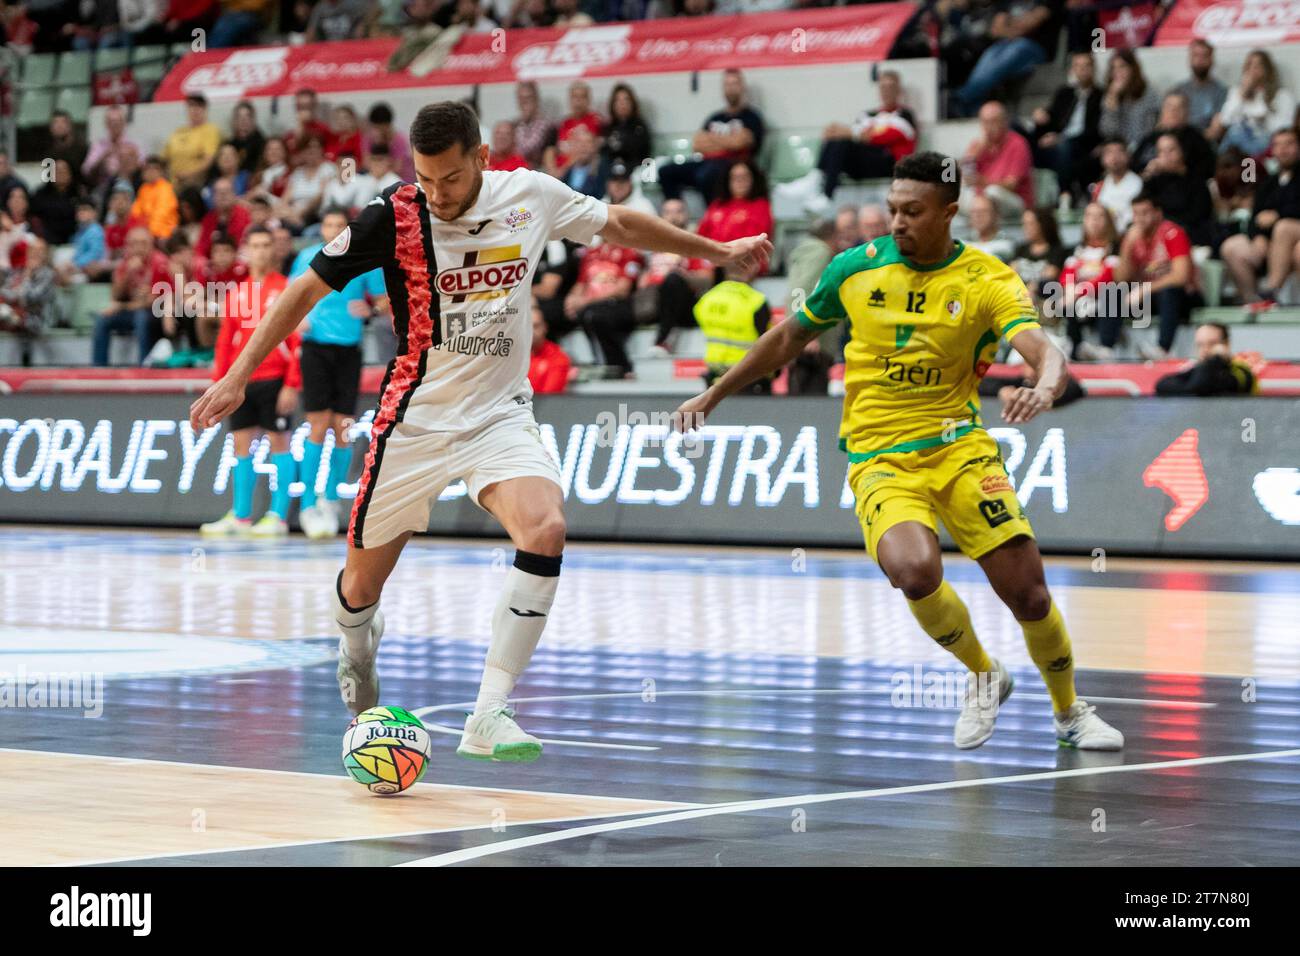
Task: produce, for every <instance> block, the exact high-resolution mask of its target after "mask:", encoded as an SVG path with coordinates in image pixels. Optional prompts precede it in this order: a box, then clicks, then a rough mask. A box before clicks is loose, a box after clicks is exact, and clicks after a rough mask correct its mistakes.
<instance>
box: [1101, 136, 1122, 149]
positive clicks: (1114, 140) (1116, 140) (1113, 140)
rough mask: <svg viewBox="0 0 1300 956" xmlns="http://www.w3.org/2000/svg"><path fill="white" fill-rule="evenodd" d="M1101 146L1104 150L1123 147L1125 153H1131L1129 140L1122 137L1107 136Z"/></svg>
mask: <svg viewBox="0 0 1300 956" xmlns="http://www.w3.org/2000/svg"><path fill="white" fill-rule="evenodd" d="M1101 146H1102V149H1105V148H1106V147H1107V146H1123V147H1124V152H1126V153H1127V152H1128V151H1129V149H1128V140H1126V139H1124V138H1123V137H1122V136H1107V137H1106V138H1105V139H1103V140H1102V141H1101Z"/></svg>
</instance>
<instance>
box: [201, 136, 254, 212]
mask: <svg viewBox="0 0 1300 956" xmlns="http://www.w3.org/2000/svg"><path fill="white" fill-rule="evenodd" d="M250 178H251V177H250V176H249V174H248V173H246V172H244V171H243V170H242V169H240V168H239V150H238V149H236V148H235V144H234V143H222V144H221V146H220V147H218V148H217V158H216V159H214V160H213V161H212V168H211V169H210V170H209V171H208V183H207V185H206V186H204V187H203V198H204V199H205V200H206V201H207V202H208V203H211V202H212V201H213V200H212V189H213V184H214V183H215V182H216V181H217V180H218V179H225V180H227V181H229V183H230V186H231V188H232V189H234V191H235V195H236V196H242V195H244V193H246V192H248V180H249V179H250Z"/></svg>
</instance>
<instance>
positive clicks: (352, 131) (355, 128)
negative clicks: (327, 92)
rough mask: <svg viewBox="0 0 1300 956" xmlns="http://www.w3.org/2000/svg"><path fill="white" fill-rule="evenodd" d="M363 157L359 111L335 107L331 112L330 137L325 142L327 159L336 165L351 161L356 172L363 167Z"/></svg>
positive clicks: (345, 107)
mask: <svg viewBox="0 0 1300 956" xmlns="http://www.w3.org/2000/svg"><path fill="white" fill-rule="evenodd" d="M363 155H365V154H364V153H362V152H361V124H360V123H358V122H357V111H356V110H354V109H353V108H352V107H350V106H347V105H343V106H336V107H334V109H333V110H331V111H330V135H329V138H328V139H326V140H325V158H326V159H328V160H329V161H330V162H331V163H335V164H339V163H341V162H342V161H343V160H345V159H351V160H352V162H353V163H354V166H353V169H354V170H355V169H356V168H357V167H358V166H360V165H361V157H362V156H363Z"/></svg>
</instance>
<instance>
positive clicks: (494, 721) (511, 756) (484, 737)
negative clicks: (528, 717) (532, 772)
mask: <svg viewBox="0 0 1300 956" xmlns="http://www.w3.org/2000/svg"><path fill="white" fill-rule="evenodd" d="M514 717H515V712H514V711H513V710H511V709H510V708H509V707H498V708H497V709H496V710H489V711H486V712H484V713H481V714H470V715H469V716H468V717H466V718H465V733H463V734H461V738H460V746H459V747H457V748H456V753H458V754H459V755H460V756H462V757H468V758H469V759H470V760H507V761H511V762H513V763H528V762H529V761H532V760H536V759H537V758H538V757H540V756H541V755H542V742H541V741H540V740H538V739H537V738H536V737H534V736H533V735H532V734H529V733H525V732H524V731H523V730H522V729H520V727H519V725H518V724H516V723H515V720H514Z"/></svg>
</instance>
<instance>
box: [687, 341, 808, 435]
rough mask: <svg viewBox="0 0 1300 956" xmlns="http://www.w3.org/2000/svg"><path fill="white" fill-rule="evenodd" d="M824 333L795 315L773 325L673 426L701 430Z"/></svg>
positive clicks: (701, 394) (695, 400) (688, 406)
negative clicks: (728, 401) (730, 400)
mask: <svg viewBox="0 0 1300 956" xmlns="http://www.w3.org/2000/svg"><path fill="white" fill-rule="evenodd" d="M824 331H825V330H824V329H816V328H809V327H808V326H806V325H804V324H803V323H802V322H800V321H799V320H798V318H796V317H795V316H790V317H789V318H788V319H786V320H785V321H784V322H782V323H781V324H780V325H774V326H772V327H771V328H770V329H768V330H767V331H766V332H764V333H763V334H762V335H761V336H759V339H758V341H757V342H755V343H754V344H753V346H751V347H750V349H749V351H748V352H746V353H745V357H744V358H743V359H741V360H740V361H739V362H737V363H736V364H735V365H733V366H732V367H731V368H729V369H727V371H726V373H725V374H723V376H722V377H721V378H719V379H718V380H717V381H716V382H714V383H713V384H712V385H710V386H709V387H708V388H707V389H705V390H704V391H703V392H700V394H698V395H696V396H695V397H694V398H691V399H687V400H686V401H685V402H683V403H682V404H681V405H680V406H679V407H678V409H677V411H676V412H674V413H673V426H674V427H675V428H676V429H677V430H678V431H683V432H684V431H690V430H691V429H692V428H699V427H700V426H701V425H703V424H704V420H705V419H706V418H707V417H708V416H709V413H710V412H712V411H713V409H715V408H716V407H717V406H718V403H719V402H721V401H722V400H723V399H724V398H726V397H727V396H729V395H734V394H735V393H736V392H738V391H740V390H741V389H742V388H744V387H745V386H746V385H749V384H751V383H753V382H756V381H758V380H759V379H761V378H766V377H767V376H769V375H772V374H773V373H774V372H776V371H777V370H779V369H782V368H784V367H785V366H787V365H789V364H790V363H791V362H793V361H794V360H795V359H796V358H798V357H799V353H800V352H802V351H803V350H804V347H805V346H807V345H808V343H809V342H811V341H812V340H813V339H815V338H817V336H819V335H821V334H822V332H824Z"/></svg>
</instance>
